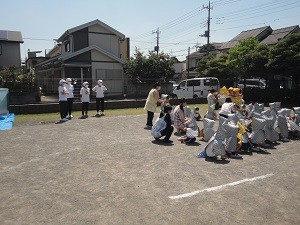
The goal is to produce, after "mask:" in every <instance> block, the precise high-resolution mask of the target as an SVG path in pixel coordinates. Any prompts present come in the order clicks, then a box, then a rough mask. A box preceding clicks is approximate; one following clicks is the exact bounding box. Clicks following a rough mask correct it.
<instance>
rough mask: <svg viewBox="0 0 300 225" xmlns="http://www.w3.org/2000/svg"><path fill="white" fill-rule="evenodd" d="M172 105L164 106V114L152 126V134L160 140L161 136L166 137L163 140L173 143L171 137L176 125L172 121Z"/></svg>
mask: <svg viewBox="0 0 300 225" xmlns="http://www.w3.org/2000/svg"><path fill="white" fill-rule="evenodd" d="M171 111H172V106H170V105H167V106H165V107H164V115H163V116H162V117H160V118H158V119H157V120H156V122H155V124H154V125H153V127H152V130H151V134H152V136H153V137H154V138H155V140H159V138H161V137H165V138H164V139H163V141H164V142H165V143H173V141H171V140H170V137H171V135H172V133H173V130H174V127H173V126H172V121H171V115H170V114H171Z"/></svg>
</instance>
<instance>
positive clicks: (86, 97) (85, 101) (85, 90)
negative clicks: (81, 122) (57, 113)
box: [80, 82, 90, 119]
mask: <svg viewBox="0 0 300 225" xmlns="http://www.w3.org/2000/svg"><path fill="white" fill-rule="evenodd" d="M80 95H81V102H82V111H81V112H82V116H81V118H82V119H85V118H87V117H88V110H89V104H90V88H89V83H88V82H83V84H82V88H81V89H80Z"/></svg>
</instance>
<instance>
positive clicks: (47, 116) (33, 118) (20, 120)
mask: <svg viewBox="0 0 300 225" xmlns="http://www.w3.org/2000/svg"><path fill="white" fill-rule="evenodd" d="M196 106H197V107H199V109H200V112H201V116H202V117H203V115H204V113H206V110H207V104H199V105H194V104H191V105H189V107H190V108H191V109H194V107H196ZM159 110H160V108H159V107H157V111H156V112H159ZM95 114H96V110H90V111H89V115H90V116H94V115H95ZM141 114H146V111H145V110H144V109H143V108H142V107H140V108H129V109H107V110H105V116H108V117H111V116H129V115H141ZM73 116H74V119H77V118H79V117H80V116H81V111H75V112H73ZM59 119H60V114H59V112H57V113H43V114H23V115H16V116H15V121H14V124H16V125H20V124H24V123H42V122H51V121H59Z"/></svg>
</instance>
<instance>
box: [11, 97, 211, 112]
mask: <svg viewBox="0 0 300 225" xmlns="http://www.w3.org/2000/svg"><path fill="white" fill-rule="evenodd" d="M145 101H146V100H145V99H136V100H126V99H124V100H112V101H105V108H106V109H125V108H140V107H144V105H145ZM187 103H188V104H204V103H207V100H206V98H195V99H188V100H187ZM170 104H171V105H177V104H179V100H178V99H171V100H170ZM158 105H159V104H158ZM73 110H74V111H80V110H81V103H80V102H74V104H73ZM89 110H96V103H95V102H91V103H90V106H89ZM9 111H10V112H11V113H14V114H39V113H54V112H59V104H58V103H48V104H25V105H10V106H9Z"/></svg>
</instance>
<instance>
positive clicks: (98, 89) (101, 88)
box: [93, 85, 107, 98]
mask: <svg viewBox="0 0 300 225" xmlns="http://www.w3.org/2000/svg"><path fill="white" fill-rule="evenodd" d="M93 91H95V92H96V93H97V94H96V98H103V97H104V92H105V91H107V88H106V87H105V86H104V85H101V86H99V85H96V86H95V87H94V88H93Z"/></svg>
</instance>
